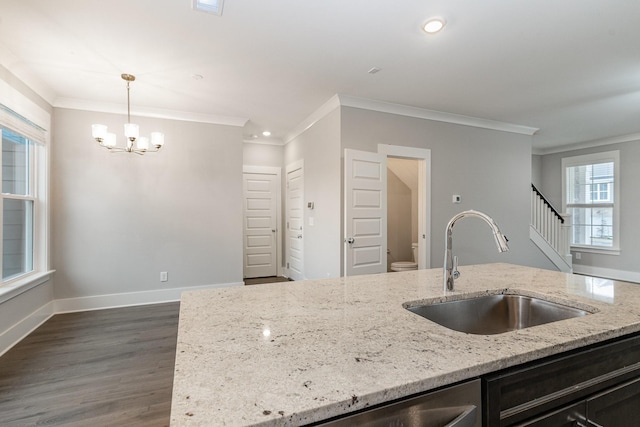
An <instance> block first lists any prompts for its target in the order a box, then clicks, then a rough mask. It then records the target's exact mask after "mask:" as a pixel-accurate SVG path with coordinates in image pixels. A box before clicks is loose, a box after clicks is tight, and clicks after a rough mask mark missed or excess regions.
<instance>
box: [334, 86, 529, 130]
mask: <svg viewBox="0 0 640 427" xmlns="http://www.w3.org/2000/svg"><path fill="white" fill-rule="evenodd" d="M338 97H339V99H340V105H342V106H344V107H353V108H362V109H365V110H372V111H379V112H381V113H389V114H397V115H399V116H407V117H415V118H418V119H425V120H434V121H437V122H445V123H453V124H457V125H464V126H472V127H477V128H483V129H491V130H498V131H502V132H510V133H518V134H522V135H529V136H531V135H533V134H535V133H536V132H537V131H538V130H539V129H538V128H533V127H529V126H522V125H516V124H512V123H505V122H498V121H495V120H488V119H481V118H478V117H470V116H463V115H460V114H453V113H445V112H442V111H435V110H427V109H424V108H418V107H410V106H408V105H400V104H393V103H390V102H383V101H376V100H373V99H365V98H356V97H353V96H349V95H342V94H340V95H338Z"/></svg>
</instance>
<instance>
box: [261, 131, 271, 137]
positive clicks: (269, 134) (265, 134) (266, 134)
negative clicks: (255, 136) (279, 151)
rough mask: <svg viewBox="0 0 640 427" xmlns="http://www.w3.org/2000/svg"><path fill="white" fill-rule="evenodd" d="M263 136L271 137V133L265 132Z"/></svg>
mask: <svg viewBox="0 0 640 427" xmlns="http://www.w3.org/2000/svg"><path fill="white" fill-rule="evenodd" d="M262 136H271V132H269V131H268V130H265V131H264V132H262Z"/></svg>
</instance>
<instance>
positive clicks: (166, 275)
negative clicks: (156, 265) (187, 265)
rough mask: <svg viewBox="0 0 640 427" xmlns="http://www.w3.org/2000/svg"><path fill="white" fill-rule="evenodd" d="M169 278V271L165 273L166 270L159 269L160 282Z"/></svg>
mask: <svg viewBox="0 0 640 427" xmlns="http://www.w3.org/2000/svg"><path fill="white" fill-rule="evenodd" d="M168 280H169V273H167V272H166V271H161V272H160V281H161V282H167V281H168Z"/></svg>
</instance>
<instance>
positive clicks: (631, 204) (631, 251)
mask: <svg viewBox="0 0 640 427" xmlns="http://www.w3.org/2000/svg"><path fill="white" fill-rule="evenodd" d="M613 150H620V183H619V184H618V185H619V186H620V187H619V188H620V201H619V202H620V255H603V254H595V253H588V252H581V259H576V257H575V256H574V257H573V263H574V266H575V268H576V269H579V268H580V266H588V267H596V268H605V269H612V270H619V271H628V272H635V273H640V263H638V260H639V259H640V245H638V242H640V223H638V212H640V197H638V194H639V193H638V185H639V184H640V167H638V162H639V161H640V140H637V141H631V142H625V143H620V144H611V145H606V146H601V147H593V148H587V149H582V150H573V151H566V152H562V153H555V154H547V155H544V156H542V187H543V192H544V194H545V196H546V197H547V198H548V199H549V200H550V201H551V203H552V204H553V205H554V206H556V207H557V208H558V209H562V158H563V157H572V156H580V155H583V154H591V153H598V152H603V151H613Z"/></svg>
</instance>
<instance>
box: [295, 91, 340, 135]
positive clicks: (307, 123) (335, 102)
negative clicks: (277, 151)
mask: <svg viewBox="0 0 640 427" xmlns="http://www.w3.org/2000/svg"><path fill="white" fill-rule="evenodd" d="M339 106H340V100H339V99H338V95H333V96H332V97H331V98H329V100H328V101H327V102H325V103H324V104H322V106H321V107H320V108H318V109H317V110H316V111H314V112H313V113H311V114H310V115H309V116H308V117H307V118H306V119H304V120H303V121H302V122H301V123H300V124H299V125H298V126H296V127H295V128H294V129H293V130H292V131H291V132H289V133H288V134H287V135H286V136H285V138H284V143H285V145H286V144H288V143H290V142H291V141H293V140H294V139H295V138H296V137H298V136H299V135H300V134H302V132H304V131H305V130H307V129H309V128H310V127H311V126H313V125H314V124H315V123H316V122H317V121H318V120H320V119H322V118H323V117H324V116H326V115H327V114H329V113H330V112H332V111H333V110H335V109H336V108H338V107H339Z"/></svg>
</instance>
